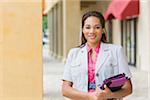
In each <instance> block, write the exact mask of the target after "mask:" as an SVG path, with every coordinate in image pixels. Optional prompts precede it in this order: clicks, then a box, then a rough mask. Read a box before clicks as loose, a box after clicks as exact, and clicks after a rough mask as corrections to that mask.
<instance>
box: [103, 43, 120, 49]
mask: <svg viewBox="0 0 150 100" xmlns="http://www.w3.org/2000/svg"><path fill="white" fill-rule="evenodd" d="M103 44H104V45H107V46H109V47H112V48H122V46H121V45H119V44H112V43H103Z"/></svg>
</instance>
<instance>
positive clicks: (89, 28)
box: [83, 16, 102, 45]
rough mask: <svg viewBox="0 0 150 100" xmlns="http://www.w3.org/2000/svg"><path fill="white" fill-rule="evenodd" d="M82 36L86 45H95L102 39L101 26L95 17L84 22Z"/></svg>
mask: <svg viewBox="0 0 150 100" xmlns="http://www.w3.org/2000/svg"><path fill="white" fill-rule="evenodd" d="M83 34H84V36H85V38H86V40H87V43H88V44H91V45H96V44H98V43H99V42H100V40H101V37H102V25H101V23H100V20H99V19H98V18H97V17H94V16H90V17H88V18H87V19H86V20H85V21H84V26H83Z"/></svg>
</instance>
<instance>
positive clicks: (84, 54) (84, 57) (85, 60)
mask: <svg viewBox="0 0 150 100" xmlns="http://www.w3.org/2000/svg"><path fill="white" fill-rule="evenodd" d="M80 54H81V55H80V57H81V58H80V61H81V62H82V65H83V68H84V69H85V71H86V72H85V73H88V55H87V48H86V46H84V47H83V48H81V51H80Z"/></svg>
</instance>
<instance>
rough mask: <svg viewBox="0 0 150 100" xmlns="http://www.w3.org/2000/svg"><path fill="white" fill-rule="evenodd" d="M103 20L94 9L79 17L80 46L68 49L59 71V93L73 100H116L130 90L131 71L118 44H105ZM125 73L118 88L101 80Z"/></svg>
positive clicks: (127, 93)
mask: <svg viewBox="0 0 150 100" xmlns="http://www.w3.org/2000/svg"><path fill="white" fill-rule="evenodd" d="M105 32H106V31H105V20H104V17H103V15H102V14H101V13H100V12H97V11H90V12H87V13H85V14H84V15H83V17H82V37H81V41H82V43H81V45H80V46H79V47H77V48H73V49H71V50H70V52H69V54H68V58H67V62H66V65H65V69H64V74H63V85H62V94H63V95H64V96H66V97H68V98H71V99H75V100H120V99H121V98H122V97H125V96H127V95H129V94H131V93H132V83H131V80H130V78H131V72H130V70H129V67H128V63H127V61H126V57H125V55H124V53H123V49H122V47H121V46H118V45H114V44H108V43H106V42H107V41H106V33H105ZM121 73H125V75H126V76H127V78H128V80H127V81H126V82H125V84H124V85H123V86H122V88H121V89H120V90H118V91H115V92H113V91H111V90H110V89H109V88H108V87H107V86H104V88H105V89H104V90H101V89H100V86H101V85H102V84H103V80H105V79H107V78H109V77H112V76H114V75H118V74H121Z"/></svg>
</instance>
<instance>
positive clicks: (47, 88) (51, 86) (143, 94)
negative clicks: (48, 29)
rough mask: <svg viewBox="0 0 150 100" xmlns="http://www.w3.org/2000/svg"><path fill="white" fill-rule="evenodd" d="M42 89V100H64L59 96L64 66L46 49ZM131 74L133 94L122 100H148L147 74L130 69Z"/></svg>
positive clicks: (44, 52)
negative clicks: (50, 55)
mask: <svg viewBox="0 0 150 100" xmlns="http://www.w3.org/2000/svg"><path fill="white" fill-rule="evenodd" d="M43 64H44V65H43V67H44V69H43V74H44V75H43V87H44V100H64V98H63V97H62V95H61V84H62V81H61V78H62V73H63V68H64V64H63V63H61V62H59V61H57V60H55V59H53V58H51V57H49V55H48V50H47V49H46V47H44V49H43ZM131 72H132V74H133V77H132V83H133V93H132V95H130V96H128V97H126V98H124V100H150V98H148V73H147V72H141V71H137V70H136V69H135V68H131Z"/></svg>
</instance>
